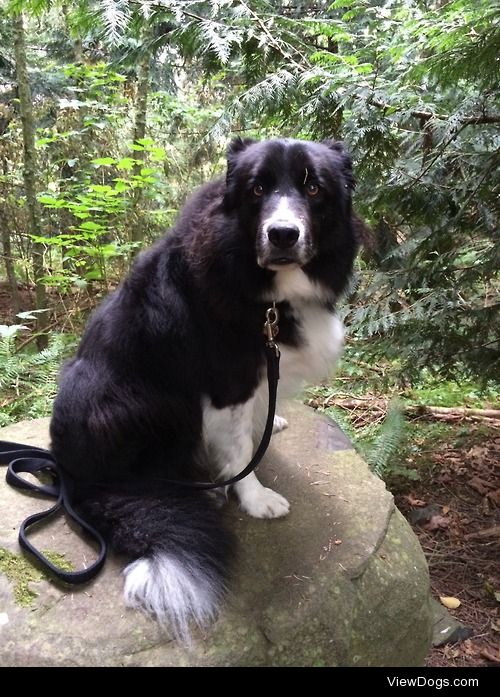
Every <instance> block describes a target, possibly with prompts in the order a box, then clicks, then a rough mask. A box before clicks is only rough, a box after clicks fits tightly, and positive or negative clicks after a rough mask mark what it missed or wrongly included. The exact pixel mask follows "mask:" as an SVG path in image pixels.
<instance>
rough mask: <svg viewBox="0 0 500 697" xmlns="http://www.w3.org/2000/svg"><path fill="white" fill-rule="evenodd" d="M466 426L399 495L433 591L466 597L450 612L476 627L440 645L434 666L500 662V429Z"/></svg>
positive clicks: (438, 594) (434, 652)
mask: <svg viewBox="0 0 500 697" xmlns="http://www.w3.org/2000/svg"><path fill="white" fill-rule="evenodd" d="M465 425H466V426H467V428H466V429H464V428H462V431H463V430H466V431H467V435H466V436H464V437H463V439H462V441H461V442H460V443H459V444H458V445H457V444H456V443H455V444H453V445H448V444H443V445H442V447H441V448H440V449H438V450H436V451H435V452H432V453H430V454H429V458H430V460H431V461H430V462H429V467H428V471H429V475H428V476H426V477H425V478H422V480H420V481H418V482H411V483H409V484H408V485H407V488H406V491H405V490H404V489H401V490H400V493H399V494H397V496H396V503H397V505H398V506H399V508H400V510H401V511H402V512H403V514H404V515H405V516H406V517H407V518H408V520H409V521H410V523H411V524H412V526H413V529H414V530H415V532H416V534H417V536H418V538H419V540H420V544H421V545H422V548H423V550H424V553H425V555H426V557H427V561H428V563H429V570H430V576H431V587H432V592H433V595H434V597H435V598H439V597H441V596H444V597H452V598H457V599H458V600H460V603H461V604H460V606H459V607H458V608H457V609H454V610H450V612H451V614H452V615H453V616H455V617H456V618H457V619H458V620H459V621H460V622H461V623H462V624H464V625H466V626H467V627H470V628H471V630H472V632H471V635H470V637H469V638H467V639H465V640H463V641H461V642H459V643H456V644H445V645H444V646H441V647H436V648H434V649H433V650H432V652H431V654H430V655H429V657H428V661H427V665H429V666H439V667H459V666H469V667H471V666H500V429H498V428H495V427H494V426H491V425H490V426H488V427H487V428H485V427H484V425H478V424H473V423H470V424H465Z"/></svg>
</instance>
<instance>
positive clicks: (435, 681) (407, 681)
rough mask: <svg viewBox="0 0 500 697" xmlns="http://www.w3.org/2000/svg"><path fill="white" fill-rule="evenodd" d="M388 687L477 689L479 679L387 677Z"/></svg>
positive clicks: (420, 676)
mask: <svg viewBox="0 0 500 697" xmlns="http://www.w3.org/2000/svg"><path fill="white" fill-rule="evenodd" d="M387 682H388V683H389V687H434V688H435V689H436V690H442V689H443V687H479V678H453V679H449V678H426V677H424V676H423V675H419V676H417V677H416V678H398V677H396V676H394V677H389V676H387Z"/></svg>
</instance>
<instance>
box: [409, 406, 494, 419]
mask: <svg viewBox="0 0 500 697" xmlns="http://www.w3.org/2000/svg"><path fill="white" fill-rule="evenodd" d="M404 410H405V413H407V414H417V415H419V414H435V415H436V416H480V417H481V418H485V419H500V409H472V408H469V407H428V406H423V405H416V406H411V405H408V406H405V408H404Z"/></svg>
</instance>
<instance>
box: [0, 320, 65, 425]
mask: <svg viewBox="0 0 500 697" xmlns="http://www.w3.org/2000/svg"><path fill="white" fill-rule="evenodd" d="M24 329H25V327H24ZM22 330H23V327H22V325H15V330H13V328H12V326H11V327H5V326H2V325H0V395H1V397H0V427H1V426H6V425H8V424H9V423H14V422H15V421H19V420H21V419H26V418H28V419H36V418H38V417H41V416H49V415H50V412H51V409H52V400H53V398H54V396H55V394H56V390H57V385H56V380H57V375H58V373H59V370H60V367H61V362H62V360H63V359H64V358H66V357H67V356H68V355H69V354H70V353H71V352H72V351H73V350H74V347H75V339H74V338H73V337H69V336H68V335H64V334H55V333H52V334H51V335H50V340H49V345H48V347H47V348H46V349H44V350H43V351H41V352H39V353H37V352H35V351H34V350H32V349H31V347H29V346H28V347H27V348H26V349H25V350H18V349H17V346H16V335H18V334H19V333H20V332H22Z"/></svg>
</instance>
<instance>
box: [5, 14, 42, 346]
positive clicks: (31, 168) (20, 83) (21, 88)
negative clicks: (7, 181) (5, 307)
mask: <svg viewBox="0 0 500 697" xmlns="http://www.w3.org/2000/svg"><path fill="white" fill-rule="evenodd" d="M13 28H14V53H15V60H16V76H17V88H18V96H19V106H20V110H21V122H22V127H23V151H24V169H23V180H24V189H25V192H26V205H27V207H28V214H29V221H30V228H31V234H32V235H41V233H42V225H41V219H40V209H39V206H38V201H37V199H36V167H37V164H36V150H35V124H34V120H33V106H32V103H31V88H30V84H29V79H28V68H27V61H26V43H25V36H24V24H23V15H22V13H19V14H17V15H15V16H14V18H13ZM43 251H44V250H43V245H42V244H41V243H40V242H33V247H32V258H33V276H34V279H35V288H36V292H35V297H36V309H37V310H45V309H46V308H47V294H46V290H45V286H44V284H43V283H42V282H41V280H40V279H41V278H42V276H43V275H44V268H43ZM47 326H48V315H47V312H40V313H39V314H38V315H37V327H36V328H37V332H38V337H37V347H38V350H39V351H41V350H42V349H44V348H45V347H46V346H47V341H48V337H47V333H46V328H47Z"/></svg>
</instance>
